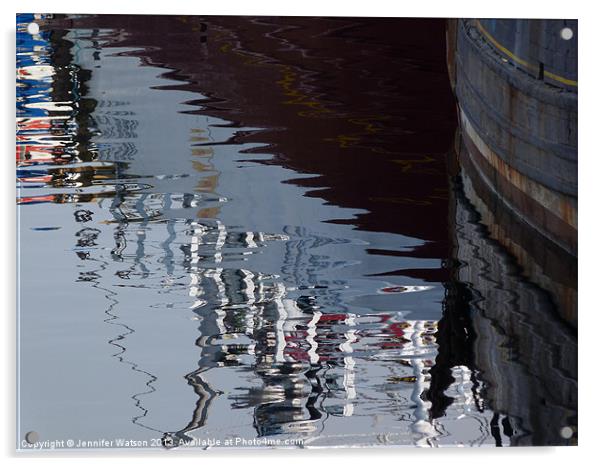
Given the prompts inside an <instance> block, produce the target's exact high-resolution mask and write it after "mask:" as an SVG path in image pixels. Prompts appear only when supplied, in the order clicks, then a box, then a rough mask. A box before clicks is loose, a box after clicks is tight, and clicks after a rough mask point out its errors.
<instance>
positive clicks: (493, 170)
mask: <svg viewBox="0 0 602 466" xmlns="http://www.w3.org/2000/svg"><path fill="white" fill-rule="evenodd" d="M460 119H461V124H462V130H463V133H464V135H465V136H466V137H465V143H466V146H467V148H468V151H469V155H470V158H471V160H472V162H473V163H474V165H475V167H476V168H477V170H478V172H479V174H480V176H481V177H482V178H483V180H484V181H485V183H486V184H487V185H488V186H489V188H490V189H491V190H492V191H493V192H495V193H497V194H498V195H499V196H500V198H501V199H502V200H503V201H504V202H505V203H506V204H507V205H508V207H509V208H511V209H512V210H513V211H514V212H515V213H516V214H517V215H518V216H519V217H520V218H521V219H522V220H524V221H525V222H526V223H527V224H529V225H531V226H532V227H533V228H535V229H536V230H537V231H538V232H539V233H540V234H542V235H543V236H544V237H546V238H548V239H550V240H551V241H553V242H554V243H555V244H558V245H559V246H560V247H562V248H563V249H565V250H566V251H567V252H569V253H570V254H572V255H575V256H576V255H577V203H576V199H574V198H570V197H568V196H565V195H563V194H561V193H557V192H555V191H552V190H550V189H547V188H546V187H544V186H542V185H540V184H539V183H537V182H535V181H533V180H531V179H530V178H528V177H526V176H525V175H523V174H522V173H520V172H519V171H517V170H516V169H514V168H513V167H511V166H510V165H508V164H507V163H506V162H504V160H502V158H501V157H499V156H498V155H497V154H496V153H495V152H494V151H493V150H491V148H489V147H488V146H487V144H485V142H484V141H483V140H482V139H481V138H480V136H479V135H478V134H477V132H476V131H475V129H474V127H473V125H472V124H471V123H470V121H469V120H468V118H467V117H466V115H465V113H464V112H463V111H462V109H461V108H460Z"/></svg>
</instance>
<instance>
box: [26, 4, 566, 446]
mask: <svg viewBox="0 0 602 466" xmlns="http://www.w3.org/2000/svg"><path fill="white" fill-rule="evenodd" d="M32 20H34V18H33V17H32V16H31V15H20V16H19V17H18V24H17V67H18V70H17V71H18V77H17V183H18V199H17V203H18V204H19V209H18V212H19V245H20V246H19V267H20V270H19V273H20V275H19V277H20V280H19V283H20V292H19V335H20V339H19V342H20V344H19V368H20V370H19V399H20V402H19V408H18V409H19V413H18V416H19V427H18V428H19V434H18V435H19V439H22V438H23V436H24V435H25V433H26V432H29V431H35V432H37V433H38V434H39V435H40V439H41V440H61V439H63V440H66V439H72V440H74V441H75V442H76V445H75V446H81V447H99V446H100V447H105V446H107V445H104V444H103V445H98V444H94V443H91V444H79V442H80V441H81V442H95V441H99V440H100V439H106V440H108V441H113V442H114V443H113V444H112V445H110V446H112V447H120V446H127V445H123V444H122V443H119V442H120V440H119V439H128V440H133V441H138V442H148V443H147V444H144V443H137V444H135V445H133V446H151V447H152V446H157V447H160V446H161V445H166V446H168V447H171V446H174V445H175V446H177V445H179V446H181V447H185V446H186V443H187V442H189V443H191V445H193V446H196V447H205V446H206V445H207V444H212V442H216V441H219V442H221V443H220V445H218V446H224V445H225V442H227V441H228V440H229V439H232V441H233V442H234V443H233V444H232V446H241V445H251V446H253V445H255V444H259V445H273V444H274V442H276V441H279V442H282V443H281V444H280V445H286V446H306V447H309V446H324V445H330V446H341V445H356V446H357V445H425V446H429V445H430V446H437V445H456V444H461V445H470V446H477V445H511V444H512V445H516V444H558V443H562V442H566V441H567V440H563V439H562V438H561V437H560V436H559V434H558V432H559V430H560V428H561V427H563V426H565V425H571V426H574V425H576V364H575V365H573V363H574V361H575V355H576V338H575V336H574V335H573V333H572V332H571V330H570V329H568V328H566V327H565V326H564V325H563V324H562V323H561V322H559V321H558V320H557V319H556V318H555V317H554V314H553V312H551V310H552V309H553V305H552V304H551V303H550V302H549V298H547V295H546V294H545V293H544V292H543V291H541V290H540V289H539V288H537V287H536V286H535V285H532V284H530V283H529V282H527V281H526V280H525V279H524V278H522V277H521V276H520V275H519V274H518V273H517V272H516V270H515V269H516V266H515V265H513V262H512V259H511V258H510V257H509V256H507V254H506V253H505V252H504V251H503V250H502V249H501V248H500V247H499V246H496V245H495V243H494V242H492V240H490V239H488V238H487V232H486V231H484V229H483V227H482V226H481V225H480V224H479V217H478V215H477V214H476V212H475V211H474V207H473V206H472V204H471V203H470V202H469V200H468V199H467V198H466V197H465V195H464V194H463V192H462V186H461V184H460V183H459V182H455V183H452V188H450V184H449V176H448V173H447V168H446V163H445V159H446V152H447V151H448V150H449V149H450V147H451V146H452V137H453V132H454V129H455V114H454V107H453V100H452V97H451V93H450V90H449V86H448V84H447V81H446V80H447V77H446V74H445V61H444V55H443V54H444V47H443V48H442V44H443V45H444V42H441V41H443V40H444V35H443V31H444V29H443V26H442V23H440V22H439V21H436V20H421V21H417V20H405V21H404V20H385V19H381V20H375V19H373V20H368V19H353V20H351V19H344V18H336V19H334V18H333V19H311V18H305V19H303V18H279V19H274V18H220V17H210V18H197V17H120V16H91V17H87V16H81V17H80V16H69V17H63V16H59V17H54V16H52V15H44V16H42V17H41V18H37V19H36V20H37V21H38V22H41V24H42V30H41V32H40V33H38V34H35V35H33V36H32V35H30V34H28V33H27V31H26V26H27V24H28V23H29V22H31V21H32ZM400 31H405V32H400ZM479 242H481V243H482V244H480V243H479ZM493 263H494V264H497V268H496V269H495V270H493V271H492V270H491V267H489V266H488V265H491V264H493ZM475 276H476V277H483V276H485V277H487V278H488V280H489V281H490V282H492V283H495V284H496V286H494V287H492V288H491V289H490V288H487V289H486V290H485V291H483V289H482V287H481V283H480V281H479V280H477V279H475V278H474V277H475ZM523 289H524V290H523ZM505 293H511V294H512V295H513V299H510V300H508V298H507V296H506V294H505ZM534 302H535V303H536V304H535V305H534V304H533V303H534ZM531 306H534V308H536V309H537V317H538V321H537V323H529V324H528V325H526V327H525V328H524V329H522V328H519V329H518V330H515V331H514V332H510V331H508V329H509V328H511V327H512V325H514V324H515V323H516V322H517V321H518V322H523V321H527V322H528V321H529V319H530V318H534V317H533V315H532V314H529V308H530V307H531ZM540 314H541V316H543V317H541V319H539V318H540ZM504 319H506V320H507V321H504ZM538 326H541V328H539V327H538ZM512 348H514V349H515V351H514V352H513V351H512ZM525 348H535V349H534V350H533V351H542V352H543V351H545V354H546V355H551V356H549V358H551V360H549V361H548V360H545V361H544V362H541V361H532V360H531V359H530V358H528V357H526V356H527V354H524V353H523V350H524V349H525ZM510 353H512V354H510ZM546 357H547V356H546ZM542 358H544V357H543V356H542ZM544 359H545V358H544ZM492 361H493V362H492ZM550 379H553V380H555V381H556V382H557V383H558V384H559V386H561V387H562V389H563V390H564V391H563V393H562V395H560V396H556V395H554V394H551V395H550V394H546V393H539V392H537V391H538V390H540V391H541V390H543V388H541V387H540V388H537V389H535V388H533V387H534V386H537V385H538V384H539V385H541V383H542V382H548V381H549V380H550ZM531 395H532V396H531ZM542 400H543V401H542ZM545 400H548V401H549V400H551V401H550V402H551V403H552V406H549V403H548V401H545ZM550 420H552V421H550ZM115 442H116V443H115ZM195 442H196V443H195ZM253 442H255V443H253ZM286 442H287V443H286ZM19 446H20V447H22V448H23V445H21V444H19ZM57 446H58V447H61V446H62V445H57ZM226 446H227V445H226ZM46 447H48V445H46Z"/></svg>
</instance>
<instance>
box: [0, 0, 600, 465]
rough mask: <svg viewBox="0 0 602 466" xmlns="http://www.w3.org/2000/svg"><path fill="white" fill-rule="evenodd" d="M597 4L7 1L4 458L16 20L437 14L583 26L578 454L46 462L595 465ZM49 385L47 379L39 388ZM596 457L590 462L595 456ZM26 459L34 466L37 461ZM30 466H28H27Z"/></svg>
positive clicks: (10, 355)
mask: <svg viewBox="0 0 602 466" xmlns="http://www.w3.org/2000/svg"><path fill="white" fill-rule="evenodd" d="M594 4H595V2H575V1H574V2H566V1H563V2H561V1H545V2H533V1H532V2H528V1H525V0H507V1H505V2H499V3H498V2H486V1H482V0H481V1H469V0H430V1H428V2H422V1H415V2H402V1H398V0H388V1H383V0H370V1H363V2H357V1H356V2H353V3H351V2H336V1H331V2H328V1H327V0H305V1H295V2H292V1H282V0H280V1H264V0H247V1H243V0H237V1H232V0H226V1H221V2H219V1H207V0H197V1H182V0H180V1H170V2H157V1H144V2H143V1H137V0H130V1H129V2H126V1H124V0H103V1H99V2H83V1H81V0H80V1H79V2H78V1H72V0H69V1H67V0H52V1H50V0H48V1H46V2H42V1H32V0H19V1H3V2H2V13H3V14H2V36H1V37H2V39H4V40H3V43H4V45H3V46H2V47H0V50H1V52H2V62H1V63H2V66H1V67H0V69H1V70H2V73H1V76H2V87H1V89H2V92H3V99H2V102H3V103H4V105H3V108H2V111H1V112H0V115H1V119H2V125H1V128H2V134H3V141H4V144H3V147H4V149H5V150H4V152H3V154H2V164H1V166H2V180H3V184H2V194H3V196H2V202H1V203H0V206H1V208H2V212H1V217H0V218H1V219H2V220H3V222H2V223H1V225H2V226H1V228H0V235H1V237H0V244H1V245H2V247H3V248H4V249H3V257H4V261H3V267H2V269H1V270H2V277H1V280H0V283H1V284H2V296H3V297H4V298H5V304H6V305H5V306H3V307H2V314H3V317H4V322H3V327H2V329H3V339H2V340H3V341H2V347H3V350H4V351H3V354H2V368H3V369H4V370H3V378H2V380H3V381H2V383H1V384H0V387H1V388H0V390H1V391H2V395H3V399H4V409H3V410H2V412H3V413H4V416H3V417H4V419H3V422H2V423H1V424H0V428H1V429H2V430H1V431H0V434H1V435H0V439H2V450H3V453H4V455H3V456H4V457H5V459H6V460H8V462H9V463H10V464H12V462H13V461H17V458H16V456H17V454H16V453H14V445H15V370H16V365H15V354H16V353H15V346H16V344H15V325H16V319H15V286H16V283H15V270H16V262H15V244H16V243H15V241H16V237H15V229H16V224H15V188H14V186H15V183H14V164H13V163H12V162H13V157H14V155H13V154H14V139H13V137H14V133H13V128H14V124H15V123H14V108H15V107H14V99H15V86H14V74H13V71H12V70H13V69H14V61H15V55H14V47H15V34H14V28H15V13H16V12H17V11H19V12H49V13H69V12H70V13H130V14H131V13H137V14H140V13H161V14H230V15H241V14H269V15H317V16H323V15H333V16H415V17H416V16H436V17H498V18H499V17H536V18H537V17H539V18H542V17H547V18H563V17H564V18H578V19H579V51H580V54H579V87H580V89H579V94H580V98H579V105H580V109H579V120H580V121H579V159H580V160H579V204H580V205H579V210H580V212H581V218H580V222H579V232H580V233H579V250H580V254H579V256H580V257H579V288H580V293H579V295H580V296H579V304H580V306H579V308H580V324H579V353H580V358H579V362H580V369H581V370H580V371H579V405H580V407H581V409H580V410H579V416H580V419H579V445H580V446H579V447H576V448H521V449H518V448H515V449H504V450H503V451H502V450H499V449H496V450H493V449H485V450H475V449H470V450H468V449H467V450H464V451H462V450H460V449H458V450H452V449H444V450H439V451H429V452H425V451H419V450H416V449H412V448H404V449H361V450H358V449H354V450H351V449H336V450H319V451H305V452H304V451H286V450H281V451H269V452H255V451H240V452H239V451H228V452H196V453H193V452H184V451H182V452H173V451H172V452H153V453H140V452H129V453H126V452H123V453H121V452H119V453H98V454H92V453H78V452H57V453H45V454H42V455H36V456H42V457H44V458H46V461H49V462H50V463H60V464H63V463H72V462H81V458H82V457H91V458H89V459H87V460H86V463H87V464H88V463H89V464H103V463H105V462H106V460H107V458H111V461H114V459H117V458H124V459H126V460H127V462H128V463H131V462H135V461H140V462H142V461H144V463H145V464H163V463H164V461H165V460H166V459H167V458H169V461H170V462H171V461H176V462H180V461H187V462H190V463H192V462H194V463H195V464H198V462H199V461H212V462H220V463H222V462H224V461H226V462H228V463H229V462H232V463H241V464H244V465H245V466H253V465H262V466H263V465H267V464H279V463H282V462H286V463H288V464H291V465H292V464H301V463H305V464H306V463H307V462H314V461H316V460H318V461H325V462H339V461H340V462H345V463H350V464H362V463H365V462H366V461H374V460H373V457H374V456H377V457H379V458H378V459H376V460H377V461H387V462H395V463H397V462H402V461H403V462H415V461H450V460H451V461H454V462H455V461H461V462H463V463H466V464H469V463H472V462H474V463H478V464H482V463H483V462H487V464H488V466H489V465H497V464H503V465H504V466H507V463H508V462H509V461H512V462H515V461H519V462H522V461H525V462H527V461H528V462H545V463H546V466H547V465H549V464H552V465H553V464H566V463H572V464H578V463H581V462H584V463H585V464H589V463H590V461H588V460H589V459H591V457H593V455H595V453H596V450H595V448H596V446H597V442H600V440H599V435H600V434H599V432H602V429H601V428H600V421H599V417H600V415H601V414H600V413H599V411H600V407H599V406H598V403H599V401H598V400H599V399H600V398H599V397H598V396H597V393H598V391H599V390H600V377H599V376H598V370H599V369H598V361H599V358H598V357H597V353H598V352H599V351H600V348H598V347H597V346H595V343H597V342H598V341H599V340H600V337H599V335H598V334H599V329H600V327H601V322H600V317H599V316H600V309H599V306H600V305H599V304H598V303H599V302H600V301H601V299H600V298H601V295H600V293H599V291H598V290H599V289H600V288H601V285H600V283H599V277H600V275H601V274H600V263H602V261H601V260H599V259H600V256H601V255H600V249H601V246H600V244H599V241H596V239H597V237H599V236H602V235H601V232H602V222H601V221H599V220H598V219H599V218H601V216H600V213H602V207H601V206H600V199H602V193H600V191H599V189H596V188H597V187H598V186H600V185H602V181H601V180H600V179H601V175H602V162H601V161H602V154H601V153H600V148H599V146H600V141H599V135H601V134H602V130H601V128H600V127H599V126H600V124H599V122H600V121H601V118H600V113H601V112H602V105H601V104H602V102H601V99H600V95H601V94H600V85H601V84H600V82H602V80H601V76H602V73H601V69H600V68H601V65H600V63H601V61H602V58H601V54H600V48H599V44H600V42H601V32H602V18H600V16H599V15H598V14H597V13H598V11H597V10H596V9H595V8H594V6H593V5H594ZM40 383H43V381H40ZM590 455H591V457H590ZM20 456H21V458H19V460H20V461H25V462H26V463H28V462H29V461H34V458H32V457H31V455H28V457H27V458H23V455H20ZM20 464H22V463H20Z"/></svg>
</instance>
